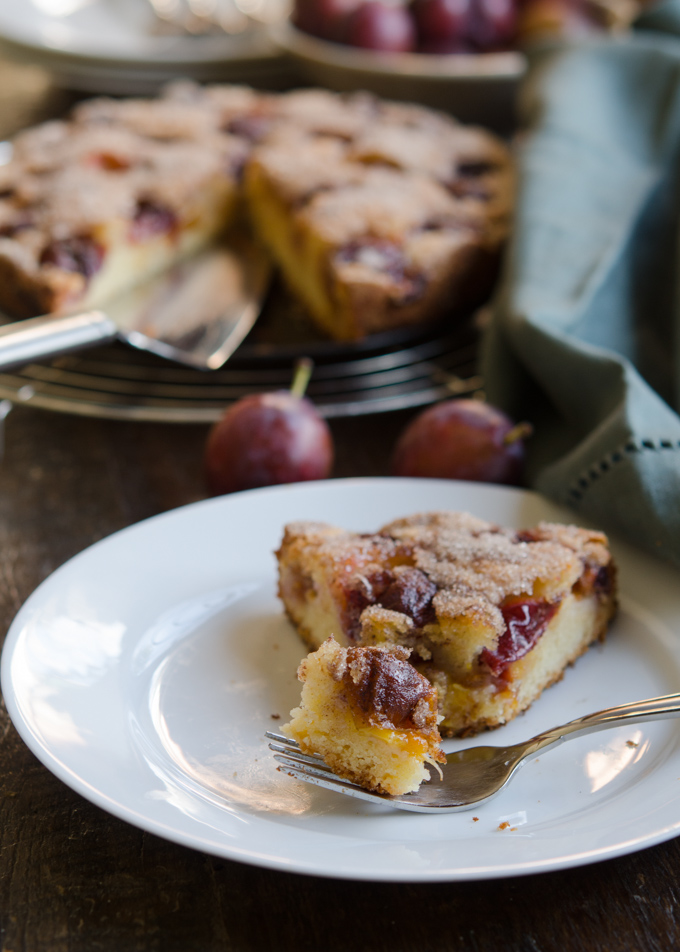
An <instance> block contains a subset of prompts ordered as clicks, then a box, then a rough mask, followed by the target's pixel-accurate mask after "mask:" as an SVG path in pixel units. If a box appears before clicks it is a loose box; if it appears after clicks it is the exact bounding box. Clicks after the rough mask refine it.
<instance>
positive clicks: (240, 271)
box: [0, 242, 270, 370]
mask: <svg viewBox="0 0 680 952" xmlns="http://www.w3.org/2000/svg"><path fill="white" fill-rule="evenodd" d="M269 278H270V265H269V262H268V261H267V260H266V258H265V256H264V254H263V253H262V252H261V251H260V250H259V249H257V248H256V247H255V246H253V245H251V244H249V243H245V242H242V243H239V244H238V245H234V244H219V245H214V246H210V247H208V248H205V249H204V250H203V251H200V252H198V253H197V254H196V255H194V256H192V257H190V258H187V259H185V260H183V261H180V262H179V263H178V264H176V265H174V266H173V267H171V268H170V269H169V270H167V271H164V272H162V273H161V274H159V275H157V276H156V277H153V278H151V279H149V280H148V281H145V282H143V283H142V284H139V285H137V286H136V287H133V288H132V289H131V290H129V291H127V292H125V293H124V294H122V295H120V296H119V297H117V298H115V299H114V300H112V301H111V302H110V303H108V304H107V305H106V306H105V308H104V309H102V310H91V311H86V312H83V313H79V314H69V315H64V316H54V315H45V316H43V317H34V318H29V319H28V320H24V321H17V322H16V323H12V324H5V325H4V326H2V327H0V370H9V369H11V368H14V367H22V366H24V365H25V364H28V363H30V362H31V361H34V360H44V359H46V358H48V357H56V356H57V355H59V354H64V353H68V352H71V351H76V350H82V349H84V348H86V347H91V346H94V345H96V344H103V343H107V342H109V341H112V340H116V339H119V340H123V341H126V342H127V343H128V344H131V345H132V346H133V347H137V348H139V349H141V350H148V351H152V352H153V353H155V354H159V355H160V356H161V357H167V358H168V359H169V360H175V361H178V362H180V363H182V364H188V365H189V366H191V367H196V368H198V369H199V370H216V369H217V368H218V367H221V366H222V364H223V363H224V362H225V361H226V360H227V358H228V357H230V356H231V354H232V353H233V352H234V351H235V350H236V348H237V347H238V345H239V344H240V343H241V341H242V340H243V338H244V337H245V336H246V334H247V333H248V331H249V330H250V329H251V328H252V326H253V324H254V323H255V321H256V319H257V317H258V315H259V313H260V309H261V306H262V302H263V300H264V296H265V294H266V290H267V287H268V284H269Z"/></svg>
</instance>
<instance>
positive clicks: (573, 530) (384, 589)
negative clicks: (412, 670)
mask: <svg viewBox="0 0 680 952" xmlns="http://www.w3.org/2000/svg"><path fill="white" fill-rule="evenodd" d="M277 557H278V562H279V594H280V597H281V599H282V600H283V603H284V606H285V609H286V611H287V613H288V615H289V617H290V619H291V621H292V622H293V624H294V625H295V626H296V628H297V630H298V631H299V633H300V634H301V636H302V637H303V639H304V640H305V642H306V643H307V644H308V645H309V646H310V647H312V648H316V647H318V646H319V645H320V644H322V642H324V641H325V640H326V639H327V638H328V637H329V636H333V637H334V638H335V639H336V640H337V641H338V642H339V643H340V644H342V645H345V646H354V645H359V646H367V645H376V646H385V645H401V646H403V647H405V648H407V649H409V650H410V651H411V655H410V661H409V663H411V664H413V665H414V666H415V667H416V668H417V670H418V671H419V672H420V673H421V674H423V675H425V676H426V677H427V678H428V679H429V681H430V682H431V683H432V684H433V685H434V687H435V688H436V690H437V695H438V710H439V714H440V715H441V716H442V718H443V720H442V722H441V724H440V730H441V732H442V734H444V735H448V736H453V735H469V734H474V733H477V732H478V731H480V730H483V729H485V728H493V727H497V726H499V725H501V724H504V723H505V722H506V721H509V720H510V719H511V718H513V717H515V715H517V714H518V713H520V712H521V711H523V710H525V709H526V708H527V707H529V705H530V704H531V703H532V702H533V701H534V700H536V698H537V697H539V695H540V694H541V693H542V691H543V690H544V689H545V688H546V687H548V686H549V685H551V684H553V683H554V682H555V681H558V680H559V679H560V678H561V677H562V675H563V672H564V670H565V668H566V667H567V666H568V665H569V664H571V663H573V662H574V661H575V660H576V659H577V658H578V657H579V655H581V654H582V653H583V652H585V651H586V649H587V648H588V647H589V645H591V644H592V643H593V642H594V641H597V640H598V639H602V638H603V637H604V635H605V632H606V630H607V627H608V625H609V622H610V621H611V619H612V617H613V615H614V613H615V610H616V572H615V567H614V563H613V561H612V558H611V555H610V552H609V548H608V543H607V539H606V536H604V535H603V534H602V533H600V532H595V531H591V530H588V529H582V528H578V527H576V526H570V525H559V524H553V523H539V525H538V526H536V527H535V528H532V529H526V530H519V531H518V530H514V529H505V528H500V527H499V526H496V525H493V524H491V523H489V522H486V521H485V520H483V519H479V518H477V517H475V516H472V515H469V514H467V513H456V512H435V513H426V514H422V515H414V516H410V517H408V518H404V519H399V520H396V521H394V522H392V523H390V524H389V525H387V526H384V527H383V528H382V529H380V530H379V531H378V532H377V533H374V534H361V533H356V532H348V531H345V530H343V529H339V528H336V527H333V526H328V525H325V524H320V523H309V522H307V523H294V524H291V525H289V526H287V527H286V530H285V535H284V538H283V541H282V544H281V547H280V549H279V551H278V553H277Z"/></svg>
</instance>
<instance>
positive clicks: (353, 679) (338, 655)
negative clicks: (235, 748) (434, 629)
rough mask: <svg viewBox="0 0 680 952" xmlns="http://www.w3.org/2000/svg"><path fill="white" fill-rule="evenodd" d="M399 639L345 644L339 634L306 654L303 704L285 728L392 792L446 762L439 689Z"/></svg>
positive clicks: (337, 766)
mask: <svg viewBox="0 0 680 952" xmlns="http://www.w3.org/2000/svg"><path fill="white" fill-rule="evenodd" d="M408 656H409V651H408V650H406V649H405V648H402V647H399V646H390V647H387V648H384V647H369V648H361V647H350V648H343V647H342V646H341V645H339V644H338V643H337V642H336V641H334V639H333V638H328V639H327V640H326V641H324V642H323V643H322V644H321V646H320V647H319V649H318V650H317V651H315V652H313V653H312V654H310V655H308V657H307V658H305V659H304V661H303V662H302V664H301V665H300V667H299V669H298V678H299V679H300V681H302V682H303V687H302V698H301V701H300V706H299V707H297V708H295V710H293V711H291V718H292V719H291V721H290V723H289V724H286V725H285V726H284V728H283V732H284V733H285V734H286V735H287V736H289V737H291V738H293V739H294V740H296V741H297V742H298V744H299V745H300V747H301V749H302V750H303V751H304V752H305V753H310V754H318V755H319V756H321V757H322V758H323V760H324V761H325V762H326V763H327V764H328V766H329V767H331V768H332V769H333V770H334V771H335V773H336V774H337V775H338V776H340V777H344V778H345V779H346V780H350V781H352V782H353V783H357V784H359V785H360V786H362V787H366V788H367V789H368V790H375V791H376V792H378V793H387V794H391V795H393V796H395V795H399V794H403V793H410V792H412V791H414V790H417V789H418V787H419V786H420V784H421V783H422V782H423V781H424V780H429V779H430V773H429V771H428V769H427V767H426V764H431V765H432V766H433V767H435V769H436V764H437V763H446V757H445V755H444V753H443V751H442V750H441V748H440V747H439V743H440V741H441V737H440V735H439V731H438V730H437V721H438V715H437V693H436V691H435V689H434V688H433V687H432V685H431V684H430V682H429V681H428V680H427V679H426V678H424V677H423V676H422V675H421V674H419V673H418V672H417V671H416V670H415V668H414V667H413V666H412V665H410V664H409V663H408V661H407V658H408Z"/></svg>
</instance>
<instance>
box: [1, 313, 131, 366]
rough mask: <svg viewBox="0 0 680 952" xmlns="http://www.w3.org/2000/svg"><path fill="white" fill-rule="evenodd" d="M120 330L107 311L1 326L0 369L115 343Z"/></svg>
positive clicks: (45, 318)
mask: <svg viewBox="0 0 680 952" xmlns="http://www.w3.org/2000/svg"><path fill="white" fill-rule="evenodd" d="M117 336H118V327H117V325H116V324H115V322H114V321H112V320H111V318H110V317H107V315H106V314H104V312H103V311H85V312H84V313H82V314H69V315H66V316H64V317H54V316H43V317H31V318H28V320H25V321H17V322H16V323H13V324H5V325H4V326H1V327H0V370H13V369H14V368H16V367H23V366H25V365H26V364H29V363H31V361H34V360H43V359H45V358H46V357H57V356H59V354H67V353H70V352H72V351H76V350H81V349H83V348H85V347H91V346H93V345H94V344H105V343H108V342H109V341H112V340H115V339H116V337H117Z"/></svg>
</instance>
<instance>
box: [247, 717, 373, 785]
mask: <svg viewBox="0 0 680 952" xmlns="http://www.w3.org/2000/svg"><path fill="white" fill-rule="evenodd" d="M265 736H266V737H268V738H269V739H270V740H271V741H273V743H270V744H269V748H270V750H273V751H274V759H275V760H277V761H278V762H279V763H280V764H281V766H280V767H278V768H277V769H278V770H283V771H284V773H286V774H288V776H289V777H293V778H295V779H296V780H303V781H304V782H305V783H312V784H314V785H315V786H317V787H324V789H326V790H332V791H333V792H334V793H344V794H346V795H348V796H351V797H358V798H359V799H360V800H372V801H375V800H383V799H385V798H384V797H383V795H381V794H379V793H371V792H370V791H368V790H364V789H363V787H359V786H357V785H356V784H354V783H350V782H349V781H348V780H343V779H342V777H338V776H337V775H336V774H334V773H333V771H332V770H331V768H330V767H329V766H328V765H327V764H325V763H324V762H323V760H321V758H320V757H314V756H311V755H310V754H303V753H302V751H301V750H300V746H299V744H298V743H297V742H296V741H294V740H291V739H290V738H289V737H285V736H284V735H283V734H275V733H274V732H273V731H266V732H265Z"/></svg>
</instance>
